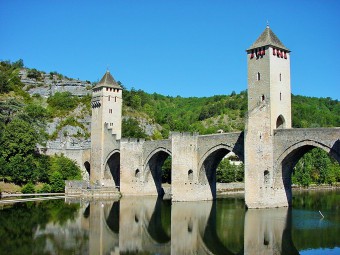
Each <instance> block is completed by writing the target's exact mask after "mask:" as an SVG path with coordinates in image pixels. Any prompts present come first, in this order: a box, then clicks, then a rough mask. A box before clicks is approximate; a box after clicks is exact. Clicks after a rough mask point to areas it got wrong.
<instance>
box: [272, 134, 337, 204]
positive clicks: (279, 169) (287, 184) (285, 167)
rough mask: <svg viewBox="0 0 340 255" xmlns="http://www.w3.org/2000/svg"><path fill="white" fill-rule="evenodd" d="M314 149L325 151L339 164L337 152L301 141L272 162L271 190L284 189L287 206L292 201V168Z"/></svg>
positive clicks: (320, 144)
mask: <svg viewBox="0 0 340 255" xmlns="http://www.w3.org/2000/svg"><path fill="white" fill-rule="evenodd" d="M314 148H320V149H322V150H324V151H326V152H327V153H328V154H329V155H330V156H331V157H332V158H334V159H335V160H336V161H338V162H339V164H340V154H339V152H337V151H335V150H334V149H333V148H331V147H329V146H327V145H325V144H324V143H322V142H319V141H315V140H302V141H299V142H297V143H295V144H292V145H291V146H289V147H288V148H286V149H285V151H284V152H283V153H282V154H281V155H280V156H279V157H278V158H277V160H276V161H275V162H274V173H273V175H274V176H273V177H274V178H273V188H274V189H284V191H285V193H286V197H287V201H288V205H291V201H292V182H291V176H292V172H293V168H294V167H295V165H296V164H297V162H298V161H299V160H300V158H301V157H302V156H303V155H304V154H306V153H307V152H309V151H310V150H312V149H314Z"/></svg>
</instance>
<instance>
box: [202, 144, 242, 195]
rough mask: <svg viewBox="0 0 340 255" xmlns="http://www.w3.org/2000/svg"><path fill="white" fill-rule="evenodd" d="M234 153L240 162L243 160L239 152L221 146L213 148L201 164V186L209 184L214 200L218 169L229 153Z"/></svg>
mask: <svg viewBox="0 0 340 255" xmlns="http://www.w3.org/2000/svg"><path fill="white" fill-rule="evenodd" d="M229 152H234V153H235V154H236V156H238V157H239V159H240V160H242V159H243V157H242V155H240V154H239V153H238V152H237V151H234V150H233V148H232V147H230V146H229V145H225V144H219V145H217V146H214V147H213V148H211V149H210V150H209V151H207V153H205V155H204V156H203V157H202V159H201V160H200V163H199V168H198V169H199V173H198V182H199V183H200V184H207V183H209V186H210V190H211V194H212V197H213V199H216V169H217V166H218V165H219V163H220V162H221V160H222V159H223V158H224V157H225V156H226V155H227V154H228V153H229Z"/></svg>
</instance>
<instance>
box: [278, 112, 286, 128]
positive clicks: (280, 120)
mask: <svg viewBox="0 0 340 255" xmlns="http://www.w3.org/2000/svg"><path fill="white" fill-rule="evenodd" d="M276 128H277V129H282V128H286V121H285V118H284V117H283V116H282V115H279V117H277V119H276Z"/></svg>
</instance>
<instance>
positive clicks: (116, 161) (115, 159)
mask: <svg viewBox="0 0 340 255" xmlns="http://www.w3.org/2000/svg"><path fill="white" fill-rule="evenodd" d="M105 162H106V163H105V169H104V180H106V181H109V182H110V183H109V186H116V187H117V188H118V189H119V186H120V152H119V151H118V150H114V151H113V152H111V153H110V154H109V156H108V157H107V159H106V160H105ZM111 181H113V182H111Z"/></svg>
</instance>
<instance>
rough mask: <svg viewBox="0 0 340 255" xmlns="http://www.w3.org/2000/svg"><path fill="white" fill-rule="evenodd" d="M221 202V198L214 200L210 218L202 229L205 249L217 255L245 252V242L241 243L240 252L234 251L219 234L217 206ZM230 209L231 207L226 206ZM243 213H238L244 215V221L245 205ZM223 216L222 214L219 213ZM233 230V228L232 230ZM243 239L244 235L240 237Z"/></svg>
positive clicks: (201, 236) (201, 233)
mask: <svg viewBox="0 0 340 255" xmlns="http://www.w3.org/2000/svg"><path fill="white" fill-rule="evenodd" d="M219 202H221V201H220V200H218V201H216V200H215V201H213V204H212V207H211V211H210V214H209V218H208V221H207V223H206V226H205V228H204V229H201V230H200V238H201V240H202V242H203V244H204V246H205V247H204V250H206V251H207V254H215V255H219V254H221V255H222V254H226V255H229V254H230V255H231V254H233V255H234V254H243V253H244V250H243V244H242V245H241V246H242V248H240V247H238V248H239V249H240V250H239V251H238V252H234V251H232V249H230V248H229V247H227V246H226V245H225V244H224V243H223V242H222V240H221V239H220V237H219V236H218V234H217V229H218V226H217V221H218V220H217V218H218V214H217V207H218V205H217V204H218V203H219ZM226 209H229V208H226ZM242 211H243V213H242V215H238V216H240V217H242V221H243V222H244V207H243V208H242ZM234 213H235V212H234ZM219 216H220V217H221V214H220V215H219ZM243 229H244V228H243V225H242V228H241V231H242V234H243ZM231 231H232V230H231ZM240 238H241V239H243V235H242V236H241V237H240Z"/></svg>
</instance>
